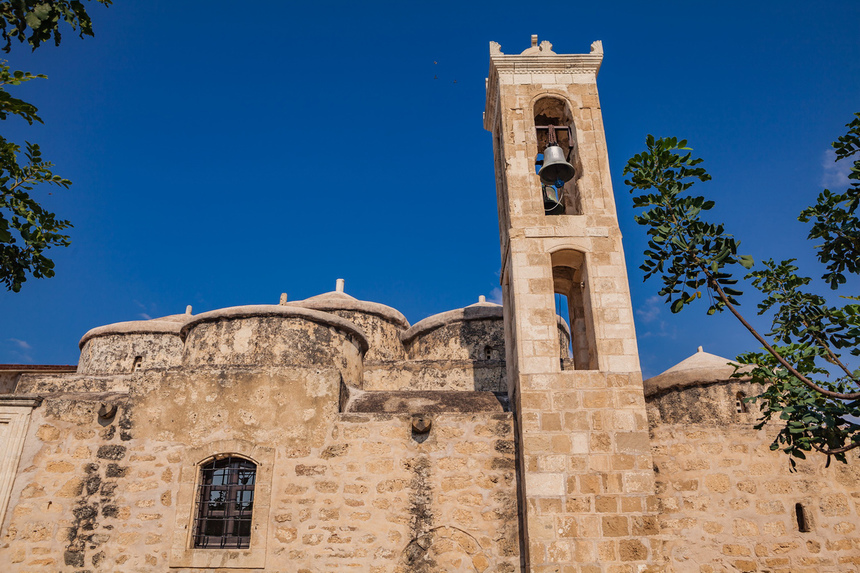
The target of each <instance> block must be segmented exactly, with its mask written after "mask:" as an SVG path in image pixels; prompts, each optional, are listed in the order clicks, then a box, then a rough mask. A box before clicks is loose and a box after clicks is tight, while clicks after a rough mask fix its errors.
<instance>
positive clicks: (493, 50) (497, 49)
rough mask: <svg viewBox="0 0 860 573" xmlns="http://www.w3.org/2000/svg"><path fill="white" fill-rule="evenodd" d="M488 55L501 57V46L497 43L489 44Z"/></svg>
mask: <svg viewBox="0 0 860 573" xmlns="http://www.w3.org/2000/svg"><path fill="white" fill-rule="evenodd" d="M490 55H491V56H501V55H502V45H501V44H500V43H498V42H490Z"/></svg>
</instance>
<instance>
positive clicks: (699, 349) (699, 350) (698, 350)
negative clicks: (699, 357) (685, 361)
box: [696, 346, 705, 352]
mask: <svg viewBox="0 0 860 573" xmlns="http://www.w3.org/2000/svg"><path fill="white" fill-rule="evenodd" d="M696 350H697V352H704V351H705V349H704V348H702V347H701V346H700V347H699V348H697V349H696Z"/></svg>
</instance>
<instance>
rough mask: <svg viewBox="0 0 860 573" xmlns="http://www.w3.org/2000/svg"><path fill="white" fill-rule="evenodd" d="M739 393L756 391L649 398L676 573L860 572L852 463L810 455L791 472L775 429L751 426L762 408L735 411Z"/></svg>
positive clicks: (740, 387) (859, 512) (858, 478)
mask: <svg viewBox="0 0 860 573" xmlns="http://www.w3.org/2000/svg"><path fill="white" fill-rule="evenodd" d="M738 392H743V393H744V394H745V395H748V396H751V395H754V393H755V388H754V387H752V385H751V384H749V383H737V382H732V383H728V382H726V383H718V384H712V385H708V386H704V387H694V388H687V389H684V390H683V391H679V392H667V393H664V394H662V395H656V396H654V397H652V398H649V417H650V418H651V423H652V427H651V445H652V455H653V459H654V468H655V472H656V473H655V477H656V483H657V500H658V507H659V512H660V515H659V520H660V532H661V537H662V538H663V540H664V541H665V548H664V555H665V557H666V558H667V559H668V562H669V564H670V566H671V567H672V569H673V570H674V571H676V572H677V573H687V572H691V573H692V572H695V573H723V572H726V573H728V572H732V573H735V572H737V571H743V572H751V571H769V572H771V573H789V572H790V573H801V572H809V573H813V572H816V573H825V572H834V573H835V572H840V573H843V572H847V571H860V464H858V460H857V459H856V457H852V459H850V460H849V461H850V463H849V464H848V465H845V464H842V463H840V462H837V461H831V462H830V464H829V467H828V464H827V461H826V459H825V458H824V456H821V455H816V454H810V455H809V458H808V459H807V460H806V461H804V460H797V468H796V471H792V470H791V466H790V464H789V459H788V456H786V455H785V454H783V453H782V452H773V451H771V450H770V444H771V442H772V441H773V437H774V434H775V432H776V428H775V427H772V428H766V429H763V430H758V431H757V430H755V429H754V428H753V425H754V423H755V418H756V414H755V410H756V408H757V406H756V405H755V404H754V403H751V404H748V405H747V408H748V412H746V413H744V412H737V408H736V399H737V394H738ZM694 403H695V404H696V405H697V407H693V404H694ZM691 416H694V417H695V418H696V419H694V420H691V419H690V417H691ZM798 505H799V506H800V507H798ZM799 511H800V512H802V517H801V518H800V520H801V521H799V517H798V512H799ZM801 529H807V531H801Z"/></svg>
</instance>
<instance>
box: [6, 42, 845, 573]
mask: <svg viewBox="0 0 860 573" xmlns="http://www.w3.org/2000/svg"><path fill="white" fill-rule="evenodd" d="M531 44H532V45H531V47H529V48H528V49H526V50H525V51H524V52H522V53H520V54H514V55H508V54H504V53H503V52H502V51H501V48H500V46H499V44H497V43H495V42H492V43H490V69H489V77H488V79H487V100H486V109H485V113H484V126H485V128H486V129H487V131H489V132H490V133H491V134H492V144H493V153H494V158H495V162H494V163H495V173H496V182H497V198H498V215H499V235H500V250H501V269H502V272H501V284H502V290H503V304H502V305H497V304H492V303H489V302H486V301H485V300H484V299H483V298H481V299H479V301H478V302H476V303H475V304H471V305H469V306H466V307H465V308H460V309H455V310H451V311H448V312H444V313H441V314H438V315H435V316H431V317H429V318H426V319H424V320H421V321H420V322H417V323H416V324H409V322H408V321H407V320H406V318H405V317H404V316H403V315H402V314H401V313H400V312H398V311H397V310H395V309H393V308H391V307H389V306H386V305H384V304H380V303H377V302H369V301H362V300H357V299H355V298H353V297H351V296H350V295H348V294H346V292H345V290H346V289H345V288H344V284H343V282H341V281H338V283H337V285H336V288H335V290H334V291H333V292H329V293H325V294H321V295H319V296H315V297H311V298H309V299H307V300H299V301H287V299H286V296H282V297H281V300H280V301H279V302H278V303H277V304H271V305H255V306H238V307H232V308H223V309H218V310H213V311H209V312H203V313H200V314H192V312H191V309H190V308H189V309H188V311H187V312H186V313H185V314H177V315H171V316H165V317H163V318H158V319H154V320H146V321H131V322H121V323H117V324H111V325H107V326H102V327H99V328H95V329H93V330H90V331H89V332H87V333H86V334H85V335H84V336H83V338H82V339H81V341H80V348H81V356H80V361H79V362H78V364H77V366H73V367H63V366H17V365H6V366H2V367H0V563H5V565H4V571H9V572H10V573H11V572H17V573H23V572H42V571H43V572H57V571H62V572H68V573H73V572H74V573H83V572H89V573H97V572H99V573H101V572H138V571H139V572H172V571H176V572H177V573H180V572H182V573H191V572H195V573H203V572H207V571H219V572H222V573H226V572H237V573H239V572H255V571H264V572H272V573H274V572H279V573H288V572H290V573H291V572H317V571H320V572H322V571H325V572H329V571H357V572H373V573H383V572H392V573H393V572H409V571H415V572H425V571H446V572H465V571H468V572H481V573H483V572H508V573H512V572H521V571H522V572H534V573H537V572H541V573H549V572H554V573H598V572H606V573H634V572H635V573H640V572H647V571H651V572H656V571H666V572H670V571H674V572H679V573H680V572H696V573H715V572H737V571H770V572H774V573H775V572H800V571H810V572H812V571H816V572H840V573H841V572H846V571H860V531H858V526H860V516H858V509H860V464H858V463H857V462H856V460H852V463H851V464H849V465H844V464H840V463H833V464H831V465H830V466H829V467H826V465H825V460H824V459H823V458H822V457H811V458H810V459H809V460H808V461H806V462H803V463H800V464H799V467H798V470H797V471H796V472H790V471H789V465H788V460H787V459H786V457H785V456H784V455H783V454H781V453H779V452H776V453H775V452H771V451H770V449H769V444H770V441H771V438H772V433H773V429H772V428H771V429H768V430H762V431H756V430H754V429H753V424H754V420H755V418H756V414H755V412H754V411H752V410H754V409H755V408H756V406H755V404H754V403H747V402H745V401H744V400H743V398H744V397H746V396H750V395H753V394H755V393H757V392H758V388H756V387H753V386H752V385H751V384H750V383H749V382H745V381H744V380H742V379H732V378H730V376H731V374H732V372H733V367H732V366H730V365H728V360H726V359H724V358H720V357H717V356H714V355H712V354H709V353H707V352H704V351H703V350H702V349H701V348H700V349H699V351H698V352H695V353H693V354H692V356H691V357H690V358H688V359H686V360H684V361H683V362H681V363H680V364H678V365H676V366H675V367H673V368H670V369H669V370H667V371H666V372H664V373H663V374H660V375H659V376H656V377H654V378H651V379H649V380H645V381H644V382H643V380H642V376H641V372H640V366H639V355H638V350H637V344H636V333H635V330H634V325H633V311H632V308H631V302H630V294H629V290H628V278H627V274H626V268H625V262H624V252H623V249H622V244H621V234H620V232H619V227H618V221H617V217H616V210H615V198H614V195H613V190H612V185H611V178H610V171H609V163H608V160H607V149H606V142H605V138H604V129H603V123H602V118H601V110H600V102H599V99H598V93H597V84H596V79H597V73H598V70H599V69H600V65H601V62H602V59H603V49H602V45H601V44H600V42H595V43H594V44H592V46H591V51H590V53H587V54H572V55H562V54H556V53H554V52H553V50H552V46H551V44H550V43H549V42H541V43H538V40H537V37H532V42H531ZM487 167H488V168H489V153H488V158H487ZM488 207H489V206H488ZM275 299H277V296H273V302H274V300H275ZM556 299H557V300H563V301H564V305H563V307H564V308H563V309H562V312H561V313H560V314H561V316H560V315H559V313H557V312H556V305H555V302H554V301H555V300H556ZM691 351H692V348H691ZM748 410H749V411H748Z"/></svg>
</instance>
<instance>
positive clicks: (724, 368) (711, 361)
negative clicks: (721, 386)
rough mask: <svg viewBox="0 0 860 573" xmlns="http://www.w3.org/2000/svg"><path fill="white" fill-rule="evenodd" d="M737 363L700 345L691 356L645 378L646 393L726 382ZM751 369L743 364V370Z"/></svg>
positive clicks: (648, 394) (730, 377)
mask: <svg viewBox="0 0 860 573" xmlns="http://www.w3.org/2000/svg"><path fill="white" fill-rule="evenodd" d="M736 365H738V364H737V362H733V361H731V360H729V359H728V358H723V357H722V356H717V355H716V354H711V353H710V352H705V351H704V349H702V347H701V346H700V347H699V348H698V351H697V352H696V353H695V354H693V355H692V356H690V357H689V358H685V359H684V360H682V361H681V362H679V363H677V364H675V365H674V366H672V367H671V368H669V369H668V370H666V371H665V372H662V373H661V374H658V375H657V376H652V377H651V378H648V379H647V380H645V382H643V384H644V386H645V395H646V396H650V395H651V394H656V393H657V392H660V391H662V390H669V389H681V388H686V387H689V386H702V385H705V384H712V383H714V382H725V381H728V380H731V379H732V374H734V373H735V366H736ZM749 369H750V367H749V366H741V371H742V372H744V371H747V370H749Z"/></svg>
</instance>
